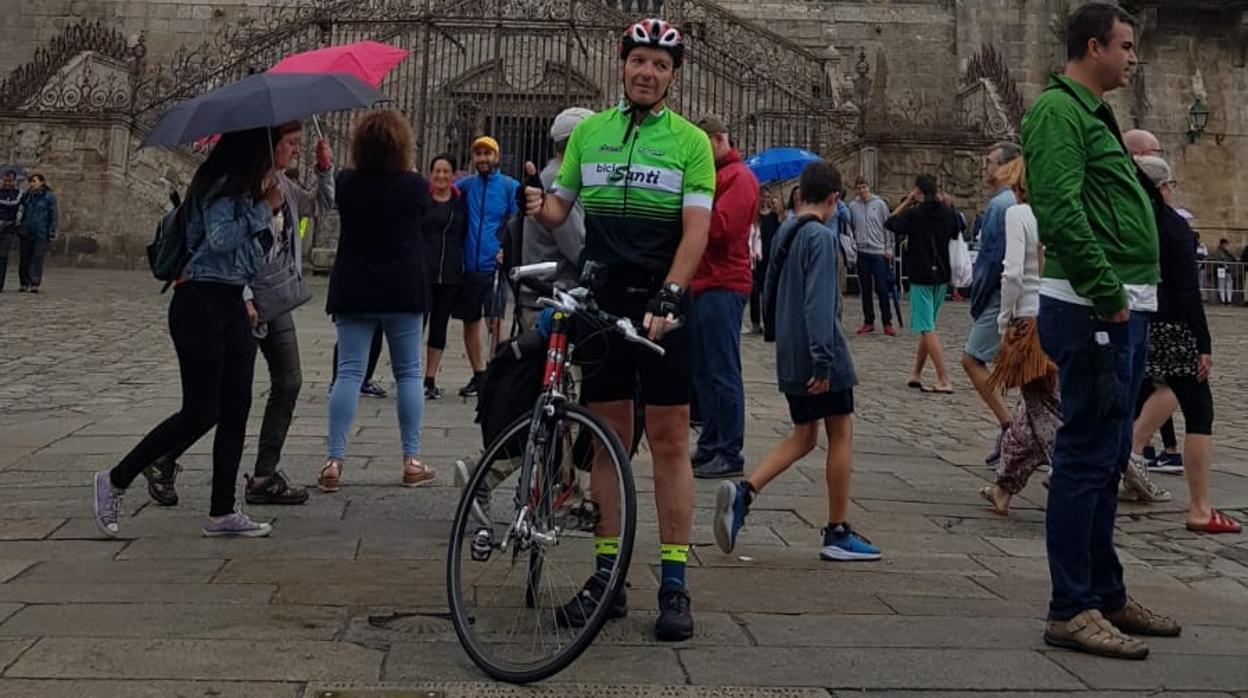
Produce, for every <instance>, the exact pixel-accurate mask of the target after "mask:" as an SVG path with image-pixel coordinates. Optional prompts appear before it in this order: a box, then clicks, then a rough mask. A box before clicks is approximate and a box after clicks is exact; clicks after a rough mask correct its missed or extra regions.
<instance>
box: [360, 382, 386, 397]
mask: <svg viewBox="0 0 1248 698" xmlns="http://www.w3.org/2000/svg"><path fill="white" fill-rule="evenodd" d="M360 395H363V396H364V397H376V398H383V397H385V396H386V391H384V390H382V389H381V387H380V386H378V385H377V384H376V383H365V384H364V385H361V386H360Z"/></svg>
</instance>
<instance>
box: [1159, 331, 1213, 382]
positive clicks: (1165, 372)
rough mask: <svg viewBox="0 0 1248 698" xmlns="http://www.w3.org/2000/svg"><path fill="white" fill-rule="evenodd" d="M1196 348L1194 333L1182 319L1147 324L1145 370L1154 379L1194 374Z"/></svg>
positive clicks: (1198, 355)
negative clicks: (1179, 320) (1180, 320)
mask: <svg viewBox="0 0 1248 698" xmlns="http://www.w3.org/2000/svg"><path fill="white" fill-rule="evenodd" d="M1199 358H1200V350H1199V349H1198V348H1197V346H1196V335H1195V334H1192V330H1191V328H1189V327H1188V326H1187V323H1185V322H1169V321H1164V320H1154V321H1152V322H1150V323H1148V360H1147V369H1146V373H1147V374H1148V376H1149V377H1150V378H1152V379H1154V380H1163V379H1165V378H1168V377H1190V376H1195V375H1196V361H1197V359H1199Z"/></svg>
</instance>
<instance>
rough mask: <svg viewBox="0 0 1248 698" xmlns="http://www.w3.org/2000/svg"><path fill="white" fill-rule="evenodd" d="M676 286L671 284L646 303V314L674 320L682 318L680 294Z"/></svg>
mask: <svg viewBox="0 0 1248 698" xmlns="http://www.w3.org/2000/svg"><path fill="white" fill-rule="evenodd" d="M673 286H674V284H669V285H668V286H664V287H663V288H661V289H659V292H658V293H656V294H654V297H653V298H651V299H650V301H649V302H648V303H646V312H647V313H650V314H651V315H653V316H655V317H663V318H665V317H667V316H669V315H670V316H672V317H673V318H679V317H680V292H679V291H677V290H676V289H675V288H673Z"/></svg>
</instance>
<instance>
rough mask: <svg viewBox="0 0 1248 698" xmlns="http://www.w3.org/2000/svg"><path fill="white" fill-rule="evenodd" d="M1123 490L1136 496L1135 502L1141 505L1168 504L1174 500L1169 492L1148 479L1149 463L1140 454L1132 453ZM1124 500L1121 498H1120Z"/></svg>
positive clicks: (1123, 475)
mask: <svg viewBox="0 0 1248 698" xmlns="http://www.w3.org/2000/svg"><path fill="white" fill-rule="evenodd" d="M1122 485H1123V488H1124V489H1125V490H1127V491H1129V492H1131V493H1132V494H1134V495H1135V501H1137V502H1140V503H1141V504H1153V503H1157V502H1168V501H1170V500H1172V499H1174V495H1172V494H1170V491H1169V490H1164V489H1162V488H1160V487H1158V486H1157V485H1154V484H1153V481H1152V479H1151V478H1149V477H1148V461H1147V460H1145V458H1144V456H1141V455H1140V454H1138V453H1132V454H1131V459H1130V460H1129V461H1127V469H1126V471H1125V472H1124V473H1123V474H1122ZM1119 498H1120V499H1121V498H1122V497H1121V496H1120V497H1119Z"/></svg>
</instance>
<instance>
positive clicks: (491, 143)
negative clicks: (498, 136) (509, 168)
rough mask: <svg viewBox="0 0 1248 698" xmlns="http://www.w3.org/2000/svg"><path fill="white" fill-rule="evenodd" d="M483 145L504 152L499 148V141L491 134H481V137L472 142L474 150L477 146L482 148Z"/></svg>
mask: <svg viewBox="0 0 1248 698" xmlns="http://www.w3.org/2000/svg"><path fill="white" fill-rule="evenodd" d="M482 146H484V147H486V148H489V149H490V150H493V151H494V152H495V153H501V152H502V151H501V150H499V149H498V141H496V140H494V139H493V138H490V137H489V136H481V137H480V138H478V139H477V140H475V141H473V142H472V149H473V150H476V149H477V148H480V147H482Z"/></svg>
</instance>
